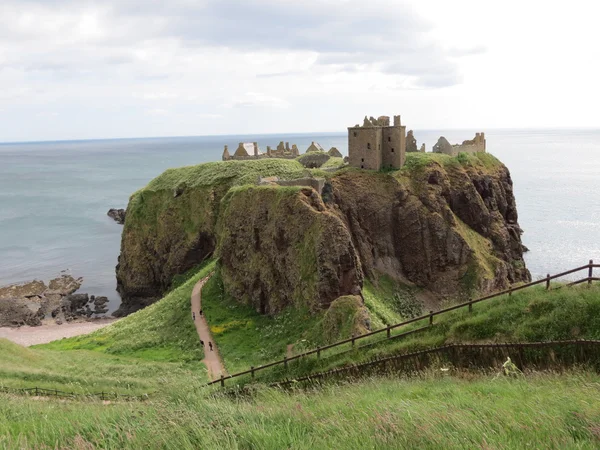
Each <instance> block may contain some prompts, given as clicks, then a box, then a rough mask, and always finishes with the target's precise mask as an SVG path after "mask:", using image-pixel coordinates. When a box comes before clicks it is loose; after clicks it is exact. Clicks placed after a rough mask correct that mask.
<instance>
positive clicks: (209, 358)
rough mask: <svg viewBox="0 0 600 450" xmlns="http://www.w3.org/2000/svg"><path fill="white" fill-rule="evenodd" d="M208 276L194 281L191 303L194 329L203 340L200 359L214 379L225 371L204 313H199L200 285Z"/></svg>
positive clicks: (224, 373) (200, 306) (200, 300)
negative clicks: (202, 357)
mask: <svg viewBox="0 0 600 450" xmlns="http://www.w3.org/2000/svg"><path fill="white" fill-rule="evenodd" d="M209 278H210V275H209V276H208V277H206V278H203V279H201V280H200V281H198V283H196V285H195V286H194V290H193V291H192V298H191V303H192V316H193V317H194V316H195V320H194V322H195V324H196V331H198V336H200V340H201V341H204V359H203V360H202V362H203V363H204V364H205V365H206V368H207V369H208V376H209V378H210V379H211V380H216V379H217V378H219V377H220V376H221V374H223V375H227V372H226V371H225V367H224V365H223V360H222V359H221V356H220V355H219V349H218V348H217V345H216V344H215V341H213V338H212V336H211V334H210V328H209V326H208V323H207V322H206V318H205V317H204V315H202V316H201V315H200V310H201V309H202V299H201V294H202V286H204V283H206V282H207V281H208V279H209ZM209 342H211V343H212V345H213V346H212V350H210V348H209V345H208V343H209Z"/></svg>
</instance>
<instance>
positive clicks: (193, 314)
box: [192, 312, 196, 320]
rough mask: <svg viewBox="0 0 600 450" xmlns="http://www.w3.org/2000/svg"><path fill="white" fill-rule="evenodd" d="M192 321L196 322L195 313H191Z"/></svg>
mask: <svg viewBox="0 0 600 450" xmlns="http://www.w3.org/2000/svg"><path fill="white" fill-rule="evenodd" d="M192 319H194V320H196V313H195V312H192Z"/></svg>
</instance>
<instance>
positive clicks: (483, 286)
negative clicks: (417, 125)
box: [331, 155, 530, 296]
mask: <svg viewBox="0 0 600 450" xmlns="http://www.w3.org/2000/svg"><path fill="white" fill-rule="evenodd" d="M481 158H484V159H485V162H486V163H487V166H486V165H485V164H484V162H483V161H482V160H481V159H480V158H479V157H466V156H465V157H464V158H463V162H462V163H461V161H459V159H458V158H449V157H448V158H446V157H444V158H434V157H432V156H430V155H415V156H414V157H413V159H411V160H409V164H408V165H407V166H406V168H404V169H403V170H401V171H398V172H396V173H394V174H391V175H390V174H374V173H369V172H362V171H360V172H356V171H354V172H346V173H343V174H340V175H338V176H334V177H332V179H331V184H332V186H333V195H334V200H333V201H334V204H335V205H336V208H337V209H338V211H339V215H340V217H341V218H342V219H343V220H344V221H345V223H346V224H347V227H348V229H349V230H351V233H352V236H353V242H354V244H355V247H356V249H357V251H358V253H359V255H360V261H361V263H362V269H363V271H364V272H365V274H366V276H367V277H369V278H375V276H376V274H377V273H385V274H388V275H389V276H391V277H392V278H396V279H401V278H404V279H405V280H406V281H409V282H411V283H414V284H416V285H417V286H420V287H423V288H425V289H427V290H430V291H432V292H434V293H436V294H440V295H442V296H463V295H471V294H473V293H474V291H480V292H487V291H491V290H496V289H501V288H504V287H506V286H507V285H508V284H509V283H514V282H518V281H528V280H529V278H530V275H529V272H528V271H527V269H526V268H525V264H524V261H523V247H522V245H521V239H520V233H521V230H520V228H519V225H518V222H517V210H516V205H515V199H514V196H513V191H512V180H511V178H510V174H509V172H508V169H507V168H506V167H505V166H504V165H502V164H501V163H499V162H498V161H497V160H495V158H493V156H491V155H487V156H481Z"/></svg>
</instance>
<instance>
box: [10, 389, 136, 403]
mask: <svg viewBox="0 0 600 450" xmlns="http://www.w3.org/2000/svg"><path fill="white" fill-rule="evenodd" d="M0 392H2V393H5V394H17V395H30V396H34V397H55V398H63V399H88V400H89V399H95V400H98V399H100V400H125V401H144V400H147V399H148V394H140V395H130V394H119V393H117V392H96V393H89V394H81V393H76V392H65V391H59V390H57V389H44V388H40V387H33V388H26V389H23V388H21V389H19V388H9V387H4V386H0Z"/></svg>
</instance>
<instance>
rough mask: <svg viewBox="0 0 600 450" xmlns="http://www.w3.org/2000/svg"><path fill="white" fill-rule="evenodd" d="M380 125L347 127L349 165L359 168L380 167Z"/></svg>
mask: <svg viewBox="0 0 600 450" xmlns="http://www.w3.org/2000/svg"><path fill="white" fill-rule="evenodd" d="M381 139H382V128H381V127H353V128H348V155H349V157H350V165H351V166H353V167H360V168H361V169H368V170H379V169H380V168H381Z"/></svg>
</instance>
